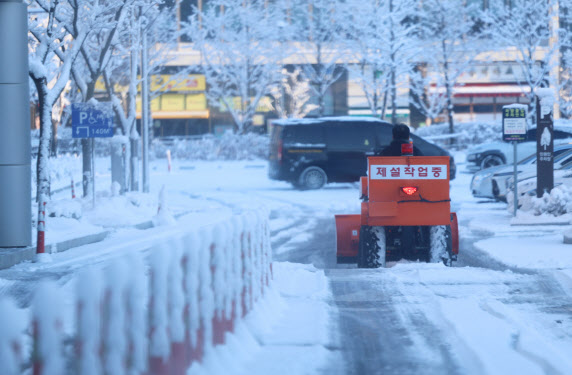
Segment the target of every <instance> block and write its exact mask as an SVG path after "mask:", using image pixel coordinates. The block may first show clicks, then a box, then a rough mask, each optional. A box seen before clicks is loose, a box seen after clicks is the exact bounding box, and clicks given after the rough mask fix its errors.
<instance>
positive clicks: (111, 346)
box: [102, 259, 130, 375]
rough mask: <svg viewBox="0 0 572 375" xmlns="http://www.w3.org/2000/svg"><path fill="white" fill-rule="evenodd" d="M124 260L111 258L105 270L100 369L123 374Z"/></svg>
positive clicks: (125, 345) (125, 352)
mask: <svg viewBox="0 0 572 375" xmlns="http://www.w3.org/2000/svg"><path fill="white" fill-rule="evenodd" d="M129 272H130V268H129V267H128V265H127V262H126V260H124V259H119V260H116V261H114V262H113V263H112V264H111V265H110V266H109V267H108V268H107V269H106V270H105V274H106V275H107V277H106V286H105V300H104V304H103V315H102V316H103V320H102V326H103V330H102V332H103V340H102V341H103V348H104V353H103V357H104V369H105V373H106V374H109V375H120V374H125V372H126V370H127V368H126V364H127V363H128V362H127V360H128V339H127V338H128V332H127V323H128V320H127V319H128V318H127V313H126V311H127V309H126V306H127V301H126V295H127V291H126V289H127V282H128V280H127V275H129Z"/></svg>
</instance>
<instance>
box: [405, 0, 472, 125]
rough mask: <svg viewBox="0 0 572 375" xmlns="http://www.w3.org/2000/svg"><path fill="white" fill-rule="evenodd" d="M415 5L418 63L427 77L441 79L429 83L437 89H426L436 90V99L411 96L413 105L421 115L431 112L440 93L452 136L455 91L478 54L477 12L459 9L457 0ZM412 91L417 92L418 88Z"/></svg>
mask: <svg viewBox="0 0 572 375" xmlns="http://www.w3.org/2000/svg"><path fill="white" fill-rule="evenodd" d="M418 3H419V8H418V15H417V17H418V22H417V30H416V35H418V37H419V43H420V48H421V51H420V54H421V61H425V62H426V66H427V69H428V71H429V76H430V77H431V74H432V73H435V74H438V75H439V76H440V77H436V78H435V79H432V80H430V81H429V82H431V83H434V84H439V85H440V86H430V87H425V92H427V91H430V90H436V91H437V94H436V95H435V94H433V93H428V94H425V95H423V94H422V93H420V94H421V95H414V96H413V98H414V99H415V101H416V103H414V105H415V104H416V105H417V107H418V108H419V109H420V110H421V111H424V109H426V108H432V109H433V110H434V109H436V108H438V107H439V104H437V103H438V101H439V99H440V98H441V96H440V95H441V94H440V92H442V93H443V95H444V98H443V99H444V100H445V108H446V110H447V117H448V122H449V132H450V133H454V120H453V114H454V112H453V108H454V106H453V95H454V87H455V86H456V85H457V84H458V82H459V78H460V77H461V75H462V74H463V73H464V72H465V71H467V69H468V68H469V66H470V64H471V62H472V61H473V60H474V58H475V57H476V55H477V54H478V52H479V48H478V46H479V45H478V43H477V36H478V35H475V18H474V17H473V16H472V15H473V14H478V10H477V8H476V7H475V6H472V5H466V6H460V4H459V2H458V1H457V0H423V1H418ZM416 82H428V81H427V80H422V81H421V80H418V79H417V78H415V79H414V80H413V81H412V83H413V84H414V85H415V83H416ZM415 90H416V91H417V92H420V89H419V88H416V89H415ZM423 98H429V101H428V102H427V101H426V102H425V103H422V102H420V100H423ZM431 101H435V105H433V104H430V103H431ZM428 117H429V116H428Z"/></svg>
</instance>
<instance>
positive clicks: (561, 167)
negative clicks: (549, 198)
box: [493, 150, 572, 201]
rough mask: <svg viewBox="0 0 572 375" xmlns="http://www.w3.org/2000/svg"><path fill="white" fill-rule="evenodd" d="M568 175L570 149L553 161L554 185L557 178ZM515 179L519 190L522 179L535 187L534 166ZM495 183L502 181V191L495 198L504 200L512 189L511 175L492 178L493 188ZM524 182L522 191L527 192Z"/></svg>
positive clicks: (571, 165) (571, 167)
mask: <svg viewBox="0 0 572 375" xmlns="http://www.w3.org/2000/svg"><path fill="white" fill-rule="evenodd" d="M555 159H556V158H555ZM568 175H572V150H570V151H567V152H565V153H563V154H562V155H560V157H559V160H558V161H556V160H555V161H554V185H555V186H556V182H557V180H558V179H562V178H563V176H568ZM497 181H498V182H497ZM501 181H502V182H501ZM517 181H518V186H519V187H518V188H519V190H520V188H521V183H522V182H523V181H526V184H529V185H531V186H532V184H533V185H534V189H536V166H534V168H529V169H528V170H525V171H523V173H521V174H519V175H518V180H517ZM495 183H496V184H499V183H504V191H503V192H499V194H498V195H497V196H496V198H497V199H498V200H502V201H506V198H507V196H508V195H509V194H511V192H512V190H513V189H514V178H513V176H508V177H505V178H503V179H498V180H497V179H493V189H494V185H495ZM526 184H525V185H523V186H524V187H523V189H524V192H529V191H530V190H531V188H529V186H528V185H526ZM499 188H500V186H499ZM519 195H520V194H519Z"/></svg>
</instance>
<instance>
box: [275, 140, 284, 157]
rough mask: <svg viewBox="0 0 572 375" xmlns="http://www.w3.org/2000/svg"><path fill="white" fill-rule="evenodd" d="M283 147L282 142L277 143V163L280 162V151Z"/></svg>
mask: <svg viewBox="0 0 572 375" xmlns="http://www.w3.org/2000/svg"><path fill="white" fill-rule="evenodd" d="M283 147H284V143H283V141H282V140H279V141H278V153H277V155H276V156H277V157H278V161H282V149H283Z"/></svg>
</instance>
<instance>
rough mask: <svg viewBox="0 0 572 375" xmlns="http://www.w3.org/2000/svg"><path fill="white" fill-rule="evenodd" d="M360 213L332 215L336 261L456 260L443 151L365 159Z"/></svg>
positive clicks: (364, 265) (454, 224)
mask: <svg viewBox="0 0 572 375" xmlns="http://www.w3.org/2000/svg"><path fill="white" fill-rule="evenodd" d="M360 183H361V199H362V203H361V214H360V215H336V240H337V260H338V263H353V262H357V265H358V267H360V268H377V267H385V264H386V261H398V260H401V259H406V260H412V261H417V260H420V261H425V262H441V261H442V262H443V263H444V264H445V265H447V266H450V265H451V264H452V262H453V261H455V260H457V254H458V252H459V232H458V226H457V215H456V214H455V213H454V212H451V200H450V198H449V157H448V156H397V157H393V156H391V157H390V156H383V157H375V156H374V157H369V158H368V176H367V177H365V176H364V177H361V181H360Z"/></svg>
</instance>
